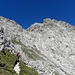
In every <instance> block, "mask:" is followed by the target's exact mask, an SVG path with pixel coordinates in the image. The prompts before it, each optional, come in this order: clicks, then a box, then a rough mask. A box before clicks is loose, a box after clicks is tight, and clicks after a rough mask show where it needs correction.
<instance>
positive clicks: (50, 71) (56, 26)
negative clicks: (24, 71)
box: [0, 17, 75, 75]
mask: <svg viewBox="0 0 75 75" xmlns="http://www.w3.org/2000/svg"><path fill="white" fill-rule="evenodd" d="M0 26H1V27H3V28H4V31H5V35H4V37H10V39H11V42H12V44H13V45H14V52H13V53H14V54H15V53H16V52H18V51H19V52H20V54H21V58H22V60H23V61H24V62H25V63H26V64H27V65H28V66H30V67H33V68H35V69H36V70H37V71H38V72H39V74H40V75H75V68H74V67H75V64H74V63H75V61H74V58H75V43H74V42H75V27H74V26H71V25H70V24H68V23H66V22H63V21H57V20H54V19H53V20H51V19H49V18H47V19H44V20H43V23H34V24H33V25H31V26H30V27H29V28H28V29H26V30H25V29H23V28H22V27H21V26H20V25H19V24H17V23H16V22H14V21H12V20H10V19H6V18H3V17H0Z"/></svg>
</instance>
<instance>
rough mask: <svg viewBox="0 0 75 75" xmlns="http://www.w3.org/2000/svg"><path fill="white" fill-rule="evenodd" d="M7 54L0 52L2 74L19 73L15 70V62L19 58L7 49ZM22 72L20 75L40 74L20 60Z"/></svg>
mask: <svg viewBox="0 0 75 75" xmlns="http://www.w3.org/2000/svg"><path fill="white" fill-rule="evenodd" d="M5 53H6V55H4V54H3V53H2V52H0V75H17V74H16V72H15V71H14V70H13V67H14V63H15V61H16V60H18V58H17V57H16V56H15V55H14V54H11V53H9V52H8V50H5ZM20 69H21V71H20V74H19V75H38V73H37V72H36V71H35V70H34V69H31V68H29V67H27V66H26V64H24V63H23V62H22V61H21V60H20Z"/></svg>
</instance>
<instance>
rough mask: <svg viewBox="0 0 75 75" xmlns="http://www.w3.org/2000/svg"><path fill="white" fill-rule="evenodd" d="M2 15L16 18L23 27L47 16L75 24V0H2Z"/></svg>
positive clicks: (0, 10) (0, 3)
mask: <svg viewBox="0 0 75 75" xmlns="http://www.w3.org/2000/svg"><path fill="white" fill-rule="evenodd" d="M0 16H4V17H6V18H9V19H12V20H15V21H16V22H17V23H18V24H20V25H21V26H22V27H23V28H27V27H29V26H30V25H31V24H33V23H34V22H42V21H43V19H45V18H52V19H56V20H63V21H66V22H68V23H70V24H72V25H75V0H0Z"/></svg>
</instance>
